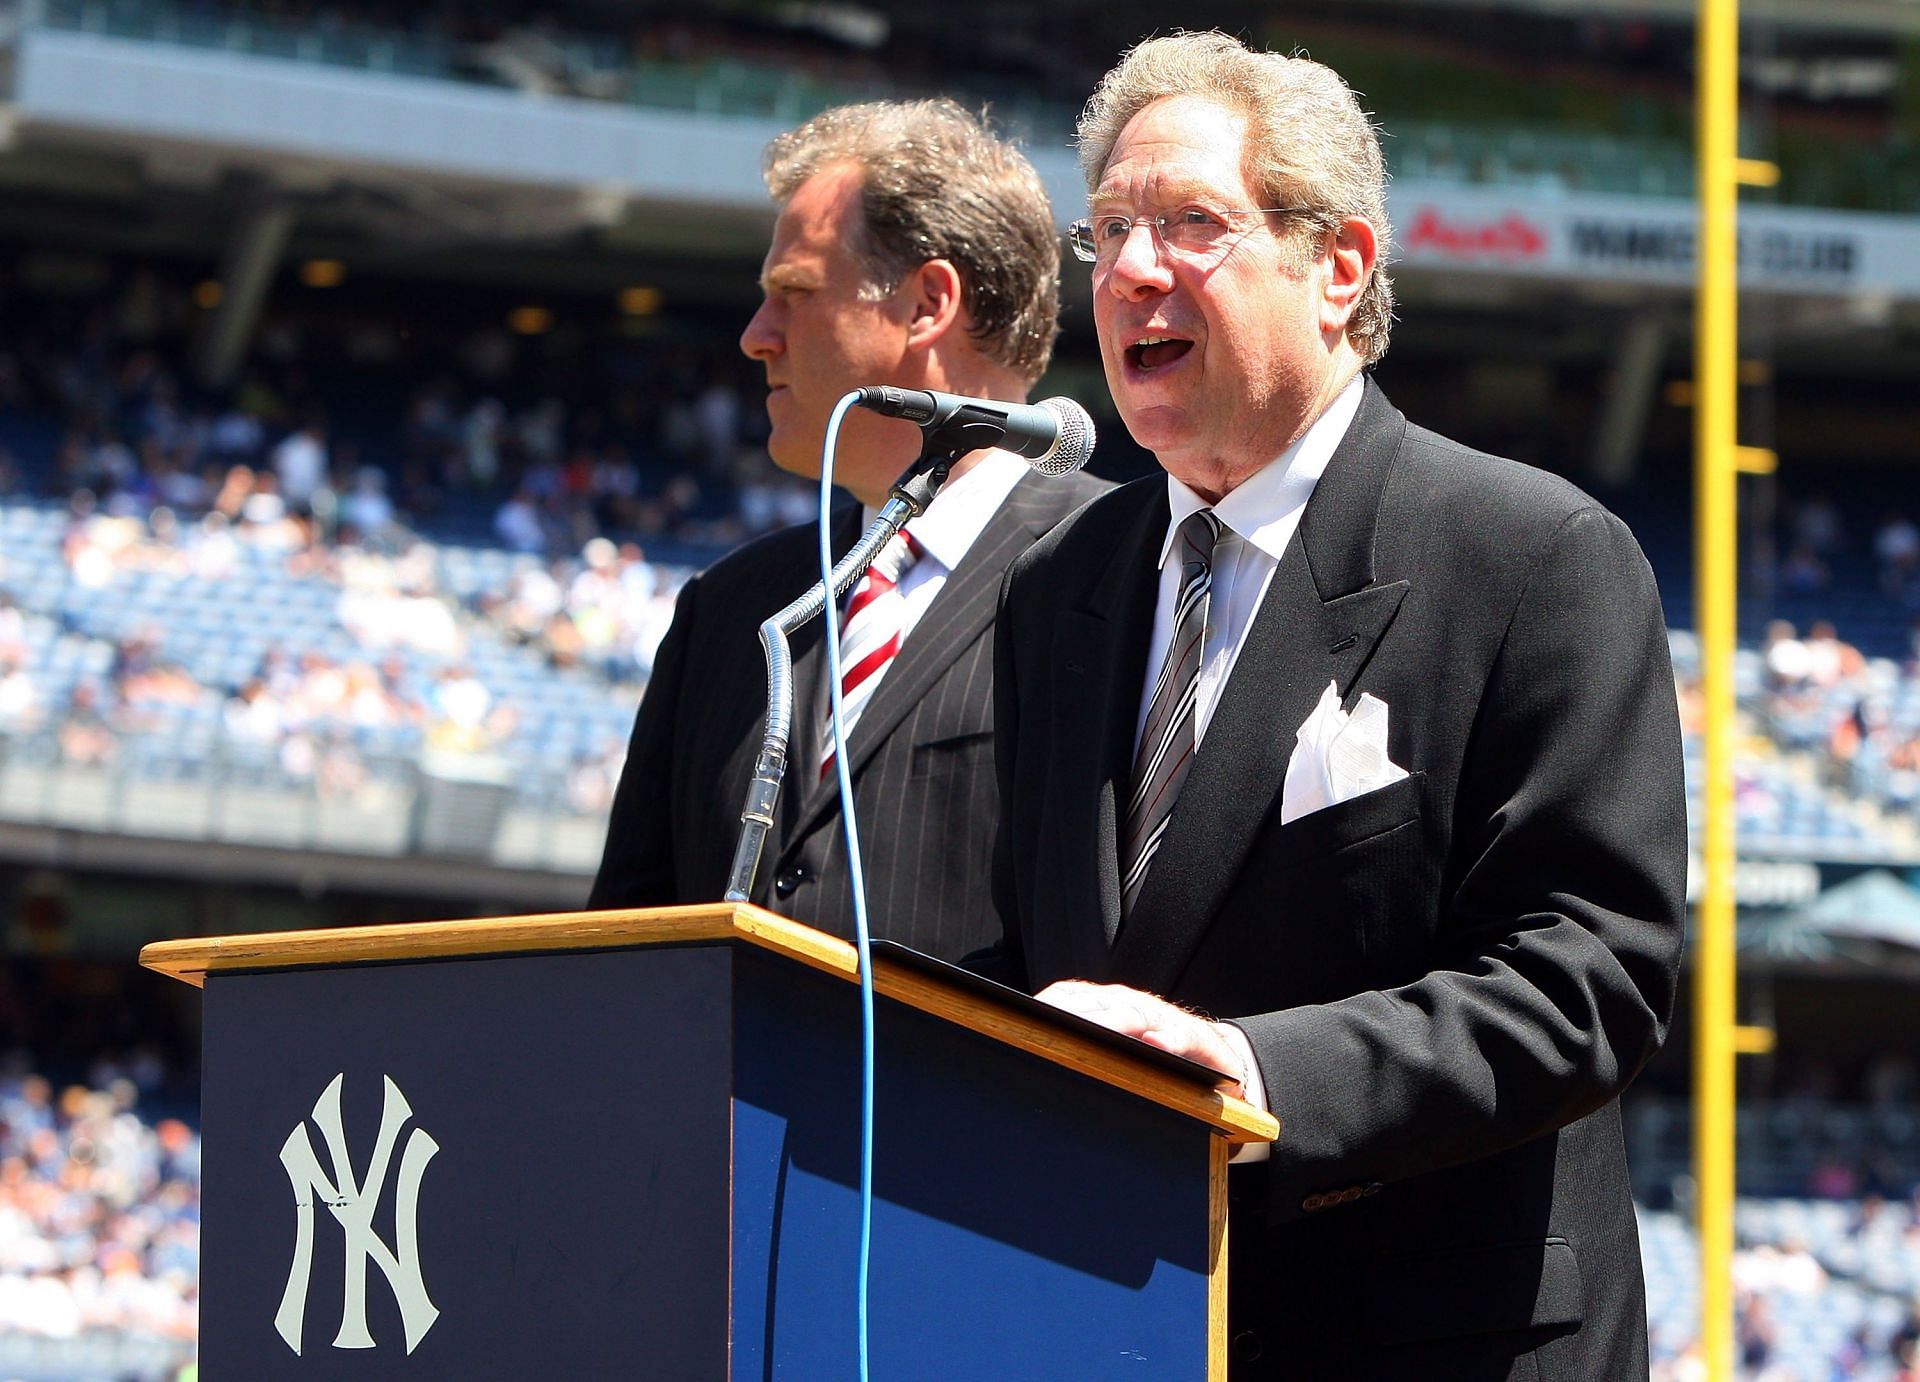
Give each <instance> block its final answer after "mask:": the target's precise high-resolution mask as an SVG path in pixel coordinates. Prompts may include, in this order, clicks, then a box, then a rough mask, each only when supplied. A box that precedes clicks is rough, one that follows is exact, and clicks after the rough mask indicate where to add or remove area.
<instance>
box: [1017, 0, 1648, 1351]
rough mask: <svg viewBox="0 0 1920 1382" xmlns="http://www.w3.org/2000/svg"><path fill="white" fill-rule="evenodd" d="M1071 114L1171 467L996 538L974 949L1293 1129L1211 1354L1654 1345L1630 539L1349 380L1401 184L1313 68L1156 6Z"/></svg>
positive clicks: (1102, 296)
mask: <svg viewBox="0 0 1920 1382" xmlns="http://www.w3.org/2000/svg"><path fill="white" fill-rule="evenodd" d="M1080 149H1081V157H1082V161H1083V164H1084V167H1085V171H1086V174H1087V179H1088V185H1089V187H1090V189H1091V192H1092V215H1091V217H1090V219H1089V220H1088V221H1086V222H1081V223H1079V224H1077V225H1076V227H1075V228H1074V234H1073V239H1074V243H1075V249H1076V251H1079V252H1081V257H1082V258H1086V259H1091V260H1092V261H1093V265H1092V275H1093V288H1094V299H1095V307H1094V319H1095V324H1096V327H1097V330H1098V334H1099V338H1100V346H1101V353H1102V356H1103V358H1104V361H1105V365H1106V371H1107V378H1108V383H1109V385H1110V387H1111V389H1112V391H1113V395H1114V398H1115V401H1116V402H1117V403H1118V405H1119V409H1120V412H1121V415H1122V416H1123V417H1124V418H1125V419H1126V422H1127V425H1128V427H1129V429H1130V430H1131V431H1132V432H1133V434H1134V437H1135V438H1136V439H1137V440H1139V441H1140V442H1141V443H1142V444H1143V445H1145V446H1146V447H1148V448H1149V449H1150V450H1152V451H1154V452H1155V454H1156V455H1157V456H1158V458H1159V460H1160V462H1161V465H1162V467H1163V468H1164V469H1165V470H1166V472H1167V475H1166V477H1165V478H1155V479H1151V480H1142V481H1139V482H1137V483H1135V484H1132V485H1129V486H1126V487H1124V488H1122V489H1119V490H1116V491H1114V492H1113V493H1111V494H1109V495H1107V496H1105V497H1104V498H1102V499H1100V500H1097V501H1096V502H1094V503H1093V504H1091V505H1089V506H1088V507H1087V508H1085V509H1084V510H1082V511H1081V512H1080V513H1079V514H1077V515H1075V516H1074V517H1073V518H1072V519H1070V520H1069V521H1067V522H1065V523H1063V524H1061V525H1060V526H1059V527H1058V528H1056V529H1054V531H1053V532H1052V533H1051V534H1049V535H1048V536H1047V537H1046V538H1044V539H1042V540H1041V541H1040V542H1039V543H1038V544H1036V545H1035V546H1034V548H1033V549H1032V550H1030V551H1029V552H1028V553H1027V554H1026V555H1025V556H1023V557H1022V558H1021V559H1020V560H1019V561H1017V562H1015V564H1014V566H1013V568H1012V571H1011V572H1010V574H1009V578H1008V584H1007V588H1006V591H1005V594H1004V597H1003V601H1002V607H1001V611H1000V616H999V623H998V626H997V632H996V639H997V654H996V673H995V675H996V685H997V688H998V700H999V709H998V712H997V717H996V725H997V734H998V746H997V748H998V757H999V763H1000V777H1001V795H1002V800H1003V803H1004V806H1003V811H1002V816H1001V830H1000V844H999V847H998V851H997V854H998V857H997V860H996V870H997V878H996V890H997V893H998V903H999V906H1000V908H1001V911H1002V917H1003V922H1004V924H1005V927H1006V935H1005V937H1004V939H1003V942H1002V945H1001V947H1000V949H999V952H998V954H997V955H993V956H989V957H986V958H985V959H984V960H983V962H982V963H983V967H993V966H994V965H997V967H998V972H999V973H1000V974H1001V975H1002V976H1003V977H1005V978H1007V979H1008V980H1009V981H1011V982H1013V983H1016V984H1020V985H1024V986H1027V987H1028V988H1030V989H1032V990H1037V991H1040V992H1041V996H1042V997H1043V998H1046V999H1049V1000H1050V1001H1053V1002H1055V1003H1058V1004H1059V1005H1061V1006H1063V1007H1067V1008H1070V1009H1072V1010H1075V1011H1078V1012H1081V1013H1083V1014H1085V1015H1087V1016H1090V1017H1092V1018H1094V1019H1095V1020H1097V1021H1100V1022H1102V1023H1105V1024H1106V1025H1109V1026H1112V1027H1115V1028H1117V1029H1119V1030H1121V1031H1125V1032H1129V1033H1132V1034H1133V1035H1136V1036H1140V1037H1142V1038H1144V1039H1145V1040H1147V1041H1149V1042H1152V1043H1154V1044H1157V1045H1160V1046H1163V1047H1166V1048H1168V1049H1171V1050H1175V1051H1178V1052H1181V1053H1184V1054H1187V1055H1190V1056H1192V1057H1194V1058H1196V1059H1198V1060H1200V1061H1202V1062H1204V1063H1206V1064H1209V1065H1212V1066H1213V1067H1214V1068H1216V1069H1218V1070H1220V1071H1221V1072H1222V1073H1223V1074H1225V1075H1228V1076H1230V1077H1232V1078H1235V1079H1238V1080H1240V1081H1241V1082H1242V1084H1243V1086H1244V1088H1245V1089H1246V1091H1247V1093H1248V1095H1249V1097H1251V1098H1252V1099H1254V1100H1255V1101H1256V1102H1261V1103H1264V1104H1265V1105H1266V1106H1267V1107H1269V1108H1270V1109H1271V1110H1272V1111H1273V1112H1274V1113H1275V1114H1276V1115H1277V1117H1278V1118H1279V1120H1280V1123H1281V1128H1282V1131H1281V1134H1280V1138H1279V1140H1278V1142H1276V1143H1275V1144H1273V1146H1272V1147H1271V1149H1270V1150H1269V1151H1268V1154H1267V1156H1266V1158H1265V1160H1264V1163H1262V1162H1260V1161H1259V1160H1258V1159H1254V1160H1252V1162H1251V1164H1246V1165H1235V1166H1234V1167H1233V1168H1232V1170H1231V1171H1230V1173H1229V1178H1230V1182H1231V1188H1230V1195H1231V1202H1232V1203H1233V1206H1234V1218H1233V1226H1232V1232H1231V1235H1230V1241H1231V1244H1232V1249H1231V1251H1232V1264H1231V1287H1230V1293H1231V1294H1230V1306H1229V1313H1230V1322H1229V1337H1230V1345H1229V1351H1230V1356H1231V1359H1232V1363H1231V1366H1232V1375H1233V1376H1234V1377H1235V1378H1238V1379H1253V1378H1268V1377H1274V1378H1278V1377H1286V1378H1293V1379H1339V1380H1340V1382H1351V1380H1352V1379H1363V1378H1394V1379H1412V1378H1419V1379H1428V1378H1431V1379H1447V1382H1463V1379H1495V1378H1514V1379H1521V1378H1525V1379H1536V1378H1549V1379H1567V1378H1580V1379H1592V1382H1603V1380H1604V1382H1618V1380H1619V1379H1625V1378H1629V1377H1636V1376H1637V1377H1645V1376H1646V1374H1647V1344H1646V1316H1645V1299H1644V1286H1643V1284H1642V1279H1641V1268H1640V1255H1639V1247H1638V1242H1637V1235H1636V1229H1635V1224H1634V1215H1633V1207H1632V1204H1631V1201H1630V1199H1629V1192H1628V1183H1627V1174H1626V1163H1625V1154H1624V1149H1623V1145H1622V1138H1621V1129H1620V1115H1619V1105H1618V1102H1617V1098H1618V1095H1619V1093H1620V1091H1621V1090H1622V1088H1624V1087H1625V1085H1626V1084H1627V1083H1628V1082H1629V1081H1630V1080H1631V1079H1632V1078H1633V1076H1634V1074H1635V1073H1636V1072H1637V1071H1638V1070H1639V1069H1640V1067H1641V1066H1642V1064H1643V1063H1644V1062H1645V1061H1646V1060H1647V1058H1648V1057H1649V1056H1650V1055H1651V1054H1652V1053H1653V1051H1654V1050H1655V1049H1656V1048H1657V1047H1658V1046H1659V1044H1660V1043H1661V1041H1662V1040H1663V1039H1664V1037H1665V1035H1666V1031H1667V1025H1668V1022H1669V1020H1670V1016H1671V1010H1672V1004H1673V999H1674V985H1675V976H1676V970H1677V966H1678V962H1679V956H1680V948H1681V926H1682V918H1683V896H1684V875H1685V857H1686V819H1685V812H1684V807H1683V794H1682V784H1681V755H1680V734H1679V726H1678V717H1677V714H1676V710H1675V703H1674V694H1673V683H1672V680H1671V671H1670V668H1669V665H1668V659H1667V651H1666V643H1665V632H1664V629H1663V627H1662V624H1661V616H1660V608H1659V603H1658V600H1657V599H1656V595H1655V590H1654V584H1653V580H1652V576H1651V573H1650V572H1649V571H1648V569H1647V565H1646V563H1645V561H1644V559H1643V558H1642V556H1641V554H1640V551H1639V549H1638V547H1637V546H1636V545H1635V544H1634V542H1633V539H1632V537H1631V536H1630V535H1629V534H1628V532H1627V530H1626V529H1625V527H1624V526H1623V525H1622V524H1621V523H1620V522H1619V521H1618V520H1617V519H1615V518H1614V517H1613V516H1612V515H1610V514H1608V513H1607V512H1606V511H1605V510H1604V509H1602V508H1601V507H1600V506H1599V505H1597V504H1596V503H1594V502H1593V501H1592V500H1591V499H1589V498H1587V497H1586V496H1585V495H1583V494H1582V493H1580V492H1579V491H1578V490H1576V489H1575V488H1574V487H1573V486H1571V485H1569V484H1567V483H1565V482H1563V481H1561V480H1559V479H1556V478H1554V477H1553V476H1550V475H1547V474H1544V473H1541V472H1538V471H1534V470H1529V469H1527V468H1525V467H1523V466H1519V465H1516V464H1514V463H1512V462H1508V461H1503V460H1499V459H1496V458H1493V457H1490V456H1485V455H1480V454H1477V453H1474V452H1472V451H1469V450H1467V449H1466V448H1465V447H1462V446H1459V445H1456V444H1455V443H1453V442H1450V441H1448V440H1446V439H1444V438H1442V437H1439V436H1437V435H1435V434H1433V433H1431V432H1428V431H1425V430H1423V429H1421V428H1419V427H1415V426H1412V425H1410V424H1409V423H1408V422H1407V420H1406V419H1405V418H1404V417H1403V416H1402V415H1401V414H1400V413H1399V412H1398V411H1397V410H1396V409H1395V408H1394V407H1393V405H1392V404H1390V403H1389V402H1388V401H1387V399H1386V397H1385V396H1384V395H1383V394H1382V393H1381V392H1380V390H1379V388H1378V387H1377V386H1376V385H1375V384H1373V383H1372V382H1371V381H1370V380H1369V379H1367V378H1366V375H1365V370H1366V368H1367V366H1369V365H1370V364H1372V363H1373V362H1374V361H1376V360H1378V359H1379V358H1380V356H1381V354H1382V353H1383V352H1384V350H1385V348H1386V342H1387V332H1388V327H1389V325H1390V323H1391V316H1392V298H1391V292H1390V288H1389V285H1388V281H1387V278H1386V275H1385V274H1384V272H1383V265H1382V256H1383V254H1384V250H1385V247H1386V245H1387V243H1388V239H1389V229H1388V224H1387V218H1386V208H1385V187H1384V183H1385V178H1384V174H1383V172H1382V166H1381V160H1380V152H1379V145H1378V140H1377V136H1376V134H1375V132H1374V130H1373V129H1372V127H1371V125H1370V124H1369V122H1368V120H1367V118H1366V116H1365V115H1364V114H1363V113H1362V112H1361V110H1360V108H1359V106H1358V104H1357V102H1356V101H1355V99H1354V97H1353V95H1352V93H1351V92H1350V91H1349V90H1348V89H1347V87H1346V86H1345V84H1344V83H1343V82H1342V81H1341V80H1340V79H1339V77H1338V76H1336V75H1335V74H1334V73H1332V72H1331V71H1329V70H1328V69H1326V68H1324V67H1321V66H1320V65H1318V64H1316V63H1312V62H1309V61H1306V60H1304V59H1288V58H1282V57H1279V56H1276V55H1271V54H1261V53H1253V52H1250V51H1248V50H1247V49H1245V48H1243V47H1242V46H1241V45H1240V44H1239V43H1238V42H1237V41H1235V40H1233V39H1230V38H1226V37H1224V36H1221V35H1218V34H1205V35H1200V34H1196V35H1182V36H1177V37H1174V38H1168V39H1159V40H1153V41H1149V42H1148V43H1145V44H1143V45H1141V46H1140V47H1139V48H1137V49H1135V50H1134V51H1133V52H1132V53H1130V54H1129V55H1128V56H1127V57H1126V58H1125V59H1123V61H1122V62H1121V64H1120V65H1119V66H1118V67H1117V68H1116V69H1115V70H1114V71H1113V72H1111V73H1109V74H1108V76H1107V77H1106V78H1105V80H1104V81H1103V82H1102V84H1101V87H1100V90H1099V91H1098V92H1097V93H1096V94H1095V96H1094V99H1093V102H1092V103H1091V104H1090V105H1089V107H1088V109H1087V113H1086V115H1085V116H1084V117H1083V119H1082V123H1081V130H1080ZM1196 515H1197V516H1196ZM1216 530H1217V534H1218V535H1217V537H1216V536H1214V533H1215V531H1216Z"/></svg>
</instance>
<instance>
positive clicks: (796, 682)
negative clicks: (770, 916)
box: [775, 505, 884, 857]
mask: <svg viewBox="0 0 1920 1382" xmlns="http://www.w3.org/2000/svg"><path fill="white" fill-rule="evenodd" d="M861 518H862V515H861V511H860V509H859V508H858V507H857V506H855V505H848V506H846V507H844V508H843V509H842V510H841V511H840V512H839V513H837V514H836V515H834V520H833V556H834V560H835V561H838V560H839V559H840V558H841V557H843V556H845V555H846V554H847V553H848V552H850V551H852V550H853V544H854V543H855V542H857V541H859V539H860V534H861V532H862V531H863V529H864V527H865V525H864V524H863V523H862V521H861ZM816 532H817V530H809V532H808V541H807V552H808V555H809V569H810V570H817V568H818V566H819V556H818V551H819V548H818V538H817V537H816V536H815V533H816ZM818 580H819V577H818V575H815V577H814V581H810V582H808V584H809V585H810V586H811V585H812V584H813V583H814V582H817V581H818ZM839 617H840V616H839V606H838V605H837V604H836V603H834V602H832V601H829V602H828V604H827V608H826V609H825V611H823V612H822V614H821V615H820V616H819V617H818V618H815V619H810V620H808V621H807V622H806V623H805V624H803V625H801V626H800V628H798V629H797V630H795V631H794V633H793V634H792V636H791V637H790V638H789V639H788V645H787V646H788V647H789V649H790V650H791V651H792V653H793V733H792V735H791V737H790V739H789V742H788V744H787V777H786V783H785V786H784V788H783V790H782V791H781V793H780V807H779V812H778V814H779V821H780V828H779V830H778V831H777V832H776V833H775V843H777V844H778V845H779V847H780V848H781V849H784V848H785V844H786V841H788V840H793V839H798V838H799V835H798V833H797V832H798V830H799V827H800V824H801V822H802V821H805V820H807V819H808V818H809V817H810V816H812V815H813V814H814V813H816V812H817V810H818V809H819V808H818V803H819V802H820V800H821V799H822V798H825V799H827V800H829V801H830V800H832V799H833V793H834V782H833V779H832V778H831V777H827V778H823V777H821V776H820V758H821V755H822V754H823V753H824V752H825V751H826V745H825V742H824V741H823V738H822V735H821V726H822V725H823V724H824V723H825V721H826V718H827V708H828V705H829V704H830V702H829V699H828V696H829V693H828V691H827V667H826V663H827V625H826V621H827V620H828V619H837V618H839ZM883 684H884V683H883ZM776 857H777V855H776Z"/></svg>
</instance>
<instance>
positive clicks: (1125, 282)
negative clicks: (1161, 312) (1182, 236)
mask: <svg viewBox="0 0 1920 1382" xmlns="http://www.w3.org/2000/svg"><path fill="white" fill-rule="evenodd" d="M1107 286H1108V287H1109V288H1111V289H1112V290H1113V291H1114V292H1116V293H1118V294H1119V295H1120V296H1121V297H1124V298H1136V297H1139V296H1141V295H1142V294H1143V293H1154V292H1160V293H1164V292H1166V291H1167V290H1168V289H1170V288H1171V287H1172V286H1173V273H1172V271H1171V269H1169V267H1168V264H1167V252H1166V247H1165V246H1164V245H1162V244H1161V243H1160V232H1159V229H1158V228H1157V227H1156V226H1155V225H1154V223H1153V222H1152V221H1150V220H1148V219H1146V218H1145V217H1140V218H1138V219H1136V220H1134V222H1133V223H1132V224H1131V225H1129V226H1128V227H1127V234H1126V238H1125V239H1123V240H1122V241H1121V242H1120V249H1119V252H1118V253H1117V254H1115V255H1114V258H1113V264H1112V267H1110V268H1109V269H1108V270H1107Z"/></svg>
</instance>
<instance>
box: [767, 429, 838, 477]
mask: <svg viewBox="0 0 1920 1382" xmlns="http://www.w3.org/2000/svg"><path fill="white" fill-rule="evenodd" d="M824 444H825V443H824V440H823V439H821V438H817V437H816V438H814V439H813V440H812V442H811V444H809V443H807V442H804V441H803V442H795V441H792V440H789V439H788V438H785V437H782V436H781V435H780V434H779V433H778V432H775V433H774V434H773V436H771V437H769V438H768V439H767V455H768V456H769V457H770V458H771V459H772V461H773V463H774V465H776V466H777V467H779V468H780V469H781V470H784V471H786V472H787V474H789V475H797V476H799V477H800V478H801V479H803V480H818V479H819V478H820V448H821V447H822V446H823V445H824Z"/></svg>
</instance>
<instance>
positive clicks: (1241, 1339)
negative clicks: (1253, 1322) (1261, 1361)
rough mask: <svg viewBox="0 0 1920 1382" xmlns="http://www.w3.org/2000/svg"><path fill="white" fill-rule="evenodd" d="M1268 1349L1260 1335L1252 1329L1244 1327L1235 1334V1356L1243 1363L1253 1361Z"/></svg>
mask: <svg viewBox="0 0 1920 1382" xmlns="http://www.w3.org/2000/svg"><path fill="white" fill-rule="evenodd" d="M1266 1351H1267V1350H1266V1347H1265V1345H1263V1344H1262V1343H1261V1342H1260V1336H1259V1335H1258V1334H1256V1333H1254V1332H1253V1331H1252V1330H1251V1329H1243V1330H1241V1331H1240V1332H1239V1333H1238V1334H1236V1335H1234V1336H1233V1356H1234V1357H1235V1358H1238V1359H1239V1360H1240V1361H1241V1362H1243V1363H1251V1362H1253V1360H1254V1359H1256V1358H1258V1357H1259V1356H1260V1355H1261V1354H1263V1353H1265V1352H1266Z"/></svg>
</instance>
